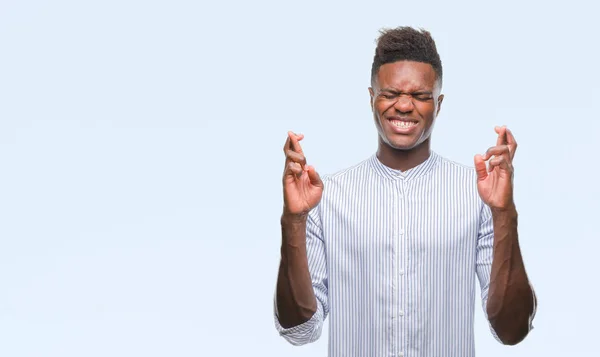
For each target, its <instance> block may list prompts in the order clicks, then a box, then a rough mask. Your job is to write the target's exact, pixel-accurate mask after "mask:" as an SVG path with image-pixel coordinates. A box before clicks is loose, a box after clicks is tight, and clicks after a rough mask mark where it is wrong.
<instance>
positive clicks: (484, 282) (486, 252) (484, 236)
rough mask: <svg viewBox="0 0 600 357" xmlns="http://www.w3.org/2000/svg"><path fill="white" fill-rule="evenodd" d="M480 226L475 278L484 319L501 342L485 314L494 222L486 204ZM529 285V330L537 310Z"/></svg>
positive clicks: (490, 270) (492, 249)
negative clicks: (478, 286) (478, 287)
mask: <svg viewBox="0 0 600 357" xmlns="http://www.w3.org/2000/svg"><path fill="white" fill-rule="evenodd" d="M480 222H481V223H480V226H479V234H478V238H477V258H476V261H477V262H476V264H477V278H478V279H479V285H480V286H481V302H482V305H483V313H484V315H485V318H486V321H488V325H489V328H490V331H491V332H492V335H493V336H494V338H495V339H496V340H497V341H498V342H500V343H502V341H501V340H500V338H499V337H498V334H497V333H496V331H495V330H494V328H493V327H492V325H491V323H490V322H489V319H488V316H487V301H488V292H489V288H490V279H491V275H492V259H493V254H494V222H493V220H492V211H491V209H490V207H489V206H488V205H486V204H484V205H483V208H482V210H481V218H480ZM529 286H530V287H531V291H532V292H533V313H532V314H531V317H530V319H529V331H531V330H532V329H533V318H534V316H535V313H536V311H537V299H536V297H535V291H534V290H533V286H531V283H529Z"/></svg>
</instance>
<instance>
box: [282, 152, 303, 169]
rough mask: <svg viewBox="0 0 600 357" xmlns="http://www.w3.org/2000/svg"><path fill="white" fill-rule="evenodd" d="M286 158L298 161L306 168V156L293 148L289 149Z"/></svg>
mask: <svg viewBox="0 0 600 357" xmlns="http://www.w3.org/2000/svg"><path fill="white" fill-rule="evenodd" d="M286 159H287V160H288V161H292V162H296V163H298V164H300V166H302V168H304V165H306V158H305V157H304V155H302V154H299V153H297V152H295V151H292V150H288V151H287V152H286Z"/></svg>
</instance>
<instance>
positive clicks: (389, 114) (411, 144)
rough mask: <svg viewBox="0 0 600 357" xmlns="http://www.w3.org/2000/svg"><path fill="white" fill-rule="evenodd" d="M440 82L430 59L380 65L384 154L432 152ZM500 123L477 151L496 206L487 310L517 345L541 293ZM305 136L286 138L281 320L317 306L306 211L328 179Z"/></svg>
mask: <svg viewBox="0 0 600 357" xmlns="http://www.w3.org/2000/svg"><path fill="white" fill-rule="evenodd" d="M440 90H441V83H440V81H439V79H438V78H437V75H436V73H435V71H434V69H433V67H432V66H431V65H429V64H425V63H420V62H413V61H398V62H394V63H388V64H385V65H382V66H381V67H380V69H379V71H378V72H377V76H376V78H373V81H372V87H371V88H369V93H370V98H371V108H372V110H373V116H374V119H375V125H376V127H377V131H378V134H379V146H378V151H377V157H378V158H379V160H380V161H381V162H382V163H383V164H384V165H386V166H388V167H391V168H394V169H398V170H402V171H406V170H408V169H411V168H413V167H415V166H417V165H419V164H421V163H423V162H424V161H425V160H426V159H427V158H428V157H429V155H430V136H431V132H432V129H433V124H434V122H435V118H436V117H437V115H438V113H439V112H440V109H441V104H442V101H443V99H444V96H443V95H441V94H440ZM399 122H404V126H401V125H400V123H399ZM495 130H496V133H497V134H498V139H497V142H496V145H495V146H493V147H491V148H489V149H488V150H487V152H486V153H485V154H484V155H475V157H474V163H475V169H476V171H477V189H478V192H479V195H480V196H481V198H482V200H483V201H484V202H485V203H486V204H487V205H488V206H489V207H490V209H491V211H492V219H493V226H494V253H493V260H492V271H491V279H490V286H489V293H488V302H487V314H488V319H489V321H490V323H491V325H492V327H493V328H494V330H495V331H496V333H497V334H498V337H499V338H500V340H501V341H502V342H503V343H504V344H508V345H514V344H517V343H519V342H520V341H522V340H523V339H524V338H525V337H526V336H527V334H528V332H529V319H530V316H531V315H532V314H533V311H534V299H535V297H534V294H533V291H532V290H531V287H530V285H529V280H528V278H527V274H526V272H525V267H524V263H523V259H522V256H521V251H520V248H519V241H518V231H517V210H516V207H515V204H514V201H513V181H512V179H513V166H512V160H513V158H514V155H515V151H516V148H517V143H516V141H515V139H514V136H513V135H512V133H511V132H510V130H508V129H507V128H506V127H496V128H495ZM302 139H303V136H302V135H296V134H294V133H292V132H289V133H288V138H287V141H286V143H285V145H284V153H285V155H286V165H285V170H284V175H283V188H284V210H283V214H282V217H281V226H282V248H281V264H280V267H279V276H278V280H277V307H278V313H279V321H280V323H281V324H282V326H283V327H286V328H289V327H293V326H297V325H299V324H302V323H304V322H306V321H308V320H309V319H310V318H311V317H312V316H313V314H314V313H315V312H316V311H317V301H316V298H315V295H314V291H313V287H312V283H311V279H310V272H309V270H308V259H307V256H306V219H307V216H308V212H309V211H310V210H311V209H312V208H314V207H315V206H316V205H317V204H318V203H319V201H320V199H321V196H322V193H323V183H322V181H321V179H320V178H319V175H318V174H317V172H316V171H315V169H314V168H313V167H311V166H308V165H307V164H306V158H305V157H304V153H303V152H302V148H301V146H300V140H302ZM486 163H487V165H486ZM448 298H452V297H451V296H449V297H448Z"/></svg>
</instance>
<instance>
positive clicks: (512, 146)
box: [506, 128, 517, 159]
mask: <svg viewBox="0 0 600 357" xmlns="http://www.w3.org/2000/svg"><path fill="white" fill-rule="evenodd" d="M506 141H507V143H508V149H509V150H510V158H511V159H512V158H513V157H515V152H516V151H517V141H516V140H515V137H514V135H513V133H512V131H510V129H508V128H506Z"/></svg>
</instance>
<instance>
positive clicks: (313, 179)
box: [307, 166, 323, 188]
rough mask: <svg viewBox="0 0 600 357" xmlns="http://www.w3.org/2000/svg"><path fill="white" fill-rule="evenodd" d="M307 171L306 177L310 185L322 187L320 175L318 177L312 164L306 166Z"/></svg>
mask: <svg viewBox="0 0 600 357" xmlns="http://www.w3.org/2000/svg"><path fill="white" fill-rule="evenodd" d="M307 173H308V179H309V180H310V183H311V184H312V185H314V186H317V187H321V188H322V187H323V181H321V177H319V174H318V173H317V171H316V170H315V168H314V167H313V166H308V168H307Z"/></svg>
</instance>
